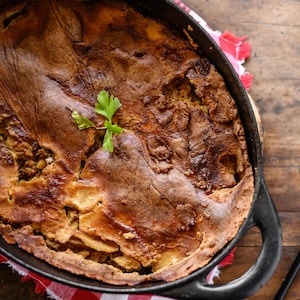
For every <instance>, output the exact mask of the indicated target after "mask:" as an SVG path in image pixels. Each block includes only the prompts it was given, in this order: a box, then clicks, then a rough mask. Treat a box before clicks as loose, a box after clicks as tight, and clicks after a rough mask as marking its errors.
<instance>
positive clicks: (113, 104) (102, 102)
mask: <svg viewBox="0 0 300 300" xmlns="http://www.w3.org/2000/svg"><path fill="white" fill-rule="evenodd" d="M97 101H98V103H96V105H95V111H96V113H98V114H99V115H102V116H104V117H106V118H107V119H108V121H110V122H111V118H112V116H113V115H114V114H115V112H116V111H117V110H118V109H119V108H120V107H121V106H122V105H121V102H120V101H119V99H118V98H117V97H114V96H113V95H109V93H108V92H107V91H105V90H102V91H101V92H100V93H99V94H98V97H97Z"/></svg>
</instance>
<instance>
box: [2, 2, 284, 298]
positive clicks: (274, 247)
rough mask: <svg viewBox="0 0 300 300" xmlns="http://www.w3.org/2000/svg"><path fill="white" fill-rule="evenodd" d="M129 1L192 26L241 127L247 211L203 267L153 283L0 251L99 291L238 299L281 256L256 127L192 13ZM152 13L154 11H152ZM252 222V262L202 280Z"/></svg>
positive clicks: (178, 25)
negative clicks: (123, 282) (118, 280)
mask: <svg viewBox="0 0 300 300" xmlns="http://www.w3.org/2000/svg"><path fill="white" fill-rule="evenodd" d="M127 2H128V3H129V4H132V5H134V6H135V7H137V8H138V9H141V10H142V11H143V12H144V13H146V14H153V15H155V16H157V17H158V18H160V19H161V20H163V21H165V22H167V23H168V24H169V25H170V26H171V27H173V28H174V29H177V30H178V31H179V32H182V30H183V29H187V27H188V25H191V26H192V28H193V31H192V32H189V34H190V36H191V37H192V38H193V39H194V41H195V42H197V43H198V44H199V45H200V48H201V51H202V54H203V55H204V56H205V57H207V58H209V59H210V60H211V62H212V63H213V64H214V65H215V66H216V68H217V70H218V71H219V72H220V73H221V75H222V76H223V77H224V79H225V81H226V84H227V86H228V89H229V91H230V93H231V94H232V96H233V98H234V99H235V101H236V103H237V106H238V109H239V113H240V116H241V119H242V122H243V125H244V128H245V133H246V137H247V142H248V149H249V156H250V159H251V163H252V166H253V171H254V176H255V191H254V198H253V203H252V206H251V209H250V212H249V215H248V217H247V219H246V221H245V222H244V224H243V225H242V227H241V228H240V230H239V232H238V233H237V235H236V236H235V238H234V239H233V240H232V241H231V242H230V243H229V244H228V245H227V246H226V247H225V248H224V249H223V250H222V251H220V252H219V253H218V254H217V255H215V257H214V258H213V259H212V261H211V262H210V263H208V264H207V265H206V266H205V267H203V268H201V269H199V270H198V271H195V272H194V273H192V274H191V275H189V276H186V277H184V278H182V279H179V280H176V281H173V282H169V283H166V282H155V283H147V284H141V285H138V286H135V287H128V286H114V285H109V284H106V283H102V282H99V281H96V280H91V279H88V278H85V277H82V276H77V275H74V274H71V273H69V272H66V271H62V270H59V269H57V268H55V267H52V266H50V265H48V264H47V263H45V262H43V261H41V260H39V259H36V258H35V257H33V256H32V255H30V254H28V253H25V252H24V251H22V250H21V249H19V248H18V247H17V246H16V245H8V244H6V243H5V242H4V240H3V239H2V237H0V251H1V252H2V254H3V255H5V256H6V257H8V258H10V259H12V260H14V261H16V262H17V263H19V264H21V265H22V266H24V267H26V268H28V269H30V270H32V271H34V272H36V273H39V274H41V275H42V276H45V277H48V278H50V279H52V280H55V281H58V282H61V283H64V284H69V285H72V286H75V287H78V288H84V289H89V290H93V291H98V292H104V293H133V294H139V293H141V294H142V293H151V294H152V293H153V294H160V295H164V296H168V297H172V298H176V299H244V298H246V297H248V296H250V295H251V294H253V293H255V292H256V291H257V290H259V289H260V288H261V287H262V286H263V285H264V284H265V283H266V282H267V281H268V280H269V278H270V277H271V276H272V274H273V272H274V271H275V268H276V267H277V264H278V262H279V259H280V256H281V241H282V238H281V227H280V223H279V219H278V215H277V213H276V210H275V207H274V205H273V202H272V199H271V197H270V195H269V192H268V190H267V187H266V185H265V181H264V177H263V160H262V147H261V142H260V136H259V133H258V126H257V123H256V120H255V116H254V112H253V110H252V107H251V104H250V101H249V98H248V95H247V93H246V91H245V90H244V88H243V86H242V83H241V82H240V80H239V78H238V76H237V74H236V73H235V71H234V69H233V68H232V66H231V64H230V62H229V61H228V60H227V58H226V57H225V55H224V54H223V52H222V50H220V49H219V47H218V46H217V45H216V44H215V42H214V41H213V40H212V39H211V37H210V36H209V35H208V34H207V33H206V31H205V30H204V29H203V28H202V27H201V26H199V25H198V24H197V23H196V22H195V21H194V19H192V17H190V16H189V15H188V14H187V13H185V12H183V11H182V10H181V9H180V8H179V7H177V5H176V4H174V3H173V1H171V0H155V1H153V0H143V1H139V0H128V1H127ZM154 12H155V13H154ZM253 226H257V227H258V228H259V230H260V232H261V235H262V241H263V242H262V248H261V252H260V254H259V256H258V258H257V260H256V262H255V263H254V265H253V266H252V267H251V268H250V269H249V270H248V271H247V272H246V273H245V274H244V275H243V276H241V277H240V278H238V279H236V280H234V281H231V282H229V283H226V284H222V285H208V284H207V283H206V280H205V278H206V275H207V274H208V273H209V271H210V270H211V269H212V268H213V267H214V266H216V265H217V264H218V263H219V262H220V261H221V260H222V259H224V258H225V257H226V256H227V255H228V253H229V252H230V250H231V249H232V248H233V247H234V246H235V245H236V244H237V242H238V241H239V240H240V239H241V238H242V237H243V236H244V235H245V233H246V232H247V231H248V230H249V229H250V228H251V227H253Z"/></svg>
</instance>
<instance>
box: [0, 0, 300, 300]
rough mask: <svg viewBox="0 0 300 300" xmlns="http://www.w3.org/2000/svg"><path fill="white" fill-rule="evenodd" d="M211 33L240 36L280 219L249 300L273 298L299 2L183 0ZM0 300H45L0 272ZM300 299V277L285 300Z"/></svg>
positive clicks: (295, 170)
mask: <svg viewBox="0 0 300 300" xmlns="http://www.w3.org/2000/svg"><path fill="white" fill-rule="evenodd" d="M185 3H186V4H187V5H188V6H189V7H190V8H191V9H193V10H194V11H196V12H197V13H199V14H200V15H201V16H202V17H203V18H204V19H205V20H206V21H207V23H208V24H209V25H210V27H211V28H212V29H218V30H222V31H224V30H227V31H230V32H232V33H234V34H236V35H247V36H248V37H249V41H250V43H251V45H252V48H253V50H252V56H251V58H250V59H249V60H248V61H247V62H246V64H245V66H246V68H247V70H248V71H249V72H251V73H253V74H254V76H255V77H254V82H253V85H252V87H251V89H250V93H251V95H252V97H253V98H254V100H255V102H256V104H257V106H258V109H259V111H260V115H261V118H262V123H263V127H264V167H265V178H266V182H267V185H268V188H269V191H270V193H271V196H272V198H273V200H274V203H275V205H276V207H277V210H278V212H279V216H280V219H281V223H282V229H283V253H282V258H281V261H280V263H279V266H278V268H277V270H276V272H275V273H274V275H273V277H272V278H271V279H270V280H269V282H268V283H267V284H266V285H265V286H264V287H263V288H262V289H261V290H260V291H258V292H257V293H256V294H255V295H253V296H252V297H250V298H249V299H253V300H254V299H257V300H262V299H267V300H269V299H273V298H274V296H275V294H276V292H277V290H278V289H279V286H280V285H281V283H282V281H283V279H284V277H285V276H286V274H287V271H288V269H289V267H290V266H291V264H292V262H293V260H294V258H295V257H296V255H297V253H298V251H299V250H300V118H299V116H300V71H299V68H300V67H299V62H300V1H297V0H294V1H293V0H287V1H281V0H264V1H262V0H205V1H204V0H185ZM260 245H261V238H260V235H259V233H258V231H257V230H252V231H250V232H249V234H247V235H246V236H245V238H244V239H243V240H242V241H241V242H240V243H239V245H238V249H237V252H236V255H235V260H234V264H233V265H232V266H230V267H226V268H224V269H223V271H222V272H223V273H222V275H221V279H220V281H221V282H225V281H226V280H229V279H231V278H233V277H238V276H240V275H241V274H243V273H244V272H245V271H246V270H247V269H248V268H249V267H250V266H251V265H252V264H253V263H254V261H255V259H256V257H257V254H258V251H259V248H260ZM0 298H1V299H3V300H4V299H14V300H18V299H20V300H21V299H22V300H23V299H28V300H29V299H47V297H46V296H37V295H35V293H34V284H33V283H32V282H27V283H20V276H18V275H17V274H13V273H12V272H11V270H10V269H9V268H8V267H6V266H3V265H1V266H0ZM286 299H287V300H288V299H290V300H296V299H297V300H298V299H300V275H299V276H298V277H297V278H296V280H295V282H294V284H293V285H292V287H291V289H290V290H289V293H288V295H287V298H286Z"/></svg>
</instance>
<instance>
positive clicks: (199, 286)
mask: <svg viewBox="0 0 300 300" xmlns="http://www.w3.org/2000/svg"><path fill="white" fill-rule="evenodd" d="M252 209H253V211H252V217H251V218H250V219H248V220H247V225H248V227H247V230H249V229H250V228H251V227H252V226H257V227H258V228H259V230H260V232H261V234H262V241H263V244H262V248H261V251H260V253H259V256H258V258H257V260H256V262H255V264H254V265H253V266H252V267H251V268H250V269H249V270H248V271H247V272H246V273H245V274H243V275H242V276H241V277H240V278H238V279H235V280H233V281H231V282H229V283H225V284H221V285H209V284H207V283H206V280H205V277H206V276H205V277H203V278H199V277H198V278H195V279H193V280H192V281H187V282H186V283H184V284H182V285H180V286H179V285H177V286H175V287H173V288H172V290H168V291H164V292H163V295H164V296H168V297H173V298H176V299H198V300H200V299H202V300H206V299H207V300H215V299H218V300H222V299H224V300H225V299H245V298H246V297H249V296H250V295H252V294H254V293H255V292H256V291H258V290H259V289H260V288H261V287H262V286H263V285H264V284H265V283H266V282H267V281H268V280H269V279H270V277H271V276H272V274H273V272H274V271H275V269H276V267H277V264H278V262H279V259H280V256H281V242H282V237H281V227H280V222H279V218H278V215H277V212H276V210H275V207H274V205H273V202H272V200H271V197H270V195H269V193H268V190H267V187H266V185H265V182H264V180H263V179H261V182H260V187H259V191H258V197H257V198H256V202H255V203H254V206H253V208H252ZM250 214H251V213H250Z"/></svg>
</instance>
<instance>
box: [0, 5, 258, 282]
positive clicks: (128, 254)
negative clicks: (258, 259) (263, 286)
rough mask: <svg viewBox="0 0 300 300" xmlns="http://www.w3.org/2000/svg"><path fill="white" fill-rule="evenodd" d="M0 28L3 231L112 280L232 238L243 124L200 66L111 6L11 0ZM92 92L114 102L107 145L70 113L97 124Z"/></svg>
mask: <svg viewBox="0 0 300 300" xmlns="http://www.w3.org/2000/svg"><path fill="white" fill-rule="evenodd" d="M17 2H18V1H17ZM0 23H1V24H3V25H4V26H3V27H4V28H2V29H1V31H0V44H1V47H0V59H1V63H0V154H1V155H0V232H1V234H2V236H3V237H4V238H5V240H6V241H7V242H8V243H16V244H17V245H18V246H19V247H20V248H22V249H24V250H26V251H28V252H29V253H32V254H33V255H35V256H36V257H38V258H40V259H42V260H45V261H47V262H48V263H50V264H52V265H54V266H56V267H58V268H62V269H65V270H68V271H70V272H72V273H74V274H81V275H85V276H87V277H90V278H94V279H97V280H100V281H104V282H107V283H110V284H117V285H119V284H127V285H135V284H138V283H141V282H146V281H152V280H155V281H156V280H164V281H172V280H175V279H177V278H181V277H183V276H186V275H188V274H190V273H191V272H193V271H194V270H196V269H199V268H201V267H203V266H204V265H205V264H207V263H208V262H209V260H210V259H211V258H212V257H213V256H214V255H215V254H216V253H217V252H218V251H219V250H221V249H222V248H223V247H224V246H225V245H226V244H227V243H228V242H229V241H230V240H231V239H232V238H233V237H234V236H235V235H236V234H237V231H238V229H239V228H240V226H241V224H242V223H243V221H244V220H245V218H246V217H247V214H248V211H249V208H250V206H251V201H252V196H253V189H254V187H253V174H252V168H251V165H250V163H249V159H248V154H247V145H246V140H245V134H244V130H243V126H242V124H241V121H240V118H239V115H238V111H237V108H236V105H235V102H234V100H233V99H232V97H231V96H230V94H229V92H228V90H227V88H226V85H225V83H224V80H223V78H222V77H221V76H220V75H219V73H218V72H217V71H216V70H215V68H214V66H213V65H212V64H211V63H210V62H209V61H208V60H207V59H205V58H204V57H202V56H200V55H199V54H198V53H197V51H196V50H195V44H194V43H192V45H191V43H189V42H188V41H186V40H185V39H184V38H183V37H182V36H181V35H179V34H178V33H176V32H174V31H172V30H171V29H169V28H168V27H167V26H166V25H165V24H163V23H162V22H158V21H156V20H154V19H151V18H149V17H145V16H143V15H142V14H140V13H139V12H137V11H136V10H135V9H133V8H132V7H130V6H128V5H127V4H125V3H123V2H119V1H92V0H90V1H71V0H64V1H58V0H51V1H28V2H27V1H19V2H18V4H15V5H10V6H7V7H6V9H4V10H3V12H2V13H1V14H0ZM200 48H201V45H200ZM101 89H105V90H107V91H109V92H110V93H112V94H113V95H115V96H116V97H118V98H119V99H120V101H121V103H122V108H121V109H120V110H119V111H118V112H117V113H116V114H115V116H114V122H115V123H117V124H119V126H121V127H122V128H124V133H122V134H120V135H116V136H114V137H113V143H114V146H115V150H114V152H113V153H109V152H105V151H103V150H102V149H101V144H102V138H103V133H102V132H101V131H100V132H99V131H96V130H95V129H94V128H89V129H86V130H82V131H80V130H78V128H77V126H76V124H75V123H74V120H73V119H72V116H71V112H72V111H74V110H76V111H78V112H79V113H81V114H82V115H84V116H85V117H87V118H89V119H91V120H92V121H93V122H94V123H95V124H97V126H102V124H103V121H104V119H103V118H102V117H101V116H99V115H97V114H96V113H95V110H94V105H95V99H96V97H97V94H98V92H99V91H100V90H101Z"/></svg>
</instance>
